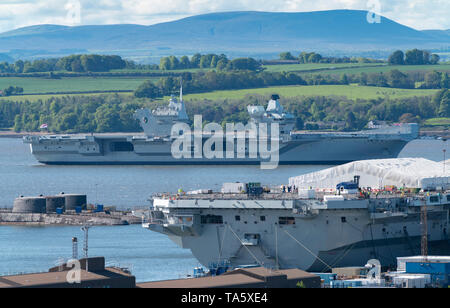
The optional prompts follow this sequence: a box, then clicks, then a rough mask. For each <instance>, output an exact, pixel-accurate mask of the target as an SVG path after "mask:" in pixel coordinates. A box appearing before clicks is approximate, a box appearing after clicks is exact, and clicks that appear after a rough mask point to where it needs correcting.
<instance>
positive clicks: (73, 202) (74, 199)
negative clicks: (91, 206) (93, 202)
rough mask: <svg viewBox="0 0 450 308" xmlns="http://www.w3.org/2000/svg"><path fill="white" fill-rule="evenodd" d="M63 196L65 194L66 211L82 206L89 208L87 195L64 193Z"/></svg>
mask: <svg viewBox="0 0 450 308" xmlns="http://www.w3.org/2000/svg"><path fill="white" fill-rule="evenodd" d="M61 196H64V198H65V203H66V211H75V209H76V208H77V207H80V206H81V208H82V209H83V210H85V209H86V208H87V196H86V195H76V194H67V195H66V194H64V195H61Z"/></svg>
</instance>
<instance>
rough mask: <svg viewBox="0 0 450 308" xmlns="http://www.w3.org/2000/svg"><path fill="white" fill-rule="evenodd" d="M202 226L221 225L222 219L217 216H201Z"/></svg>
mask: <svg viewBox="0 0 450 308" xmlns="http://www.w3.org/2000/svg"><path fill="white" fill-rule="evenodd" d="M201 223H202V224H223V217H222V216H219V215H202V216H201Z"/></svg>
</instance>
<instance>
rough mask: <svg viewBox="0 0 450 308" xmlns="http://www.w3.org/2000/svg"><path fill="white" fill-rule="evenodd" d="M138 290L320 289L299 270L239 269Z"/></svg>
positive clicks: (313, 277)
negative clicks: (218, 274)
mask: <svg viewBox="0 0 450 308" xmlns="http://www.w3.org/2000/svg"><path fill="white" fill-rule="evenodd" d="M137 287H138V288H320V287H321V280H320V277H319V276H317V275H314V274H310V273H307V272H305V271H302V270H299V269H287V270H269V269H267V268H264V267H256V268H240V269H235V270H233V271H230V272H227V273H225V274H223V275H220V276H214V277H211V276H208V277H201V278H192V279H179V280H165V281H156V282H147V283H139V284H137Z"/></svg>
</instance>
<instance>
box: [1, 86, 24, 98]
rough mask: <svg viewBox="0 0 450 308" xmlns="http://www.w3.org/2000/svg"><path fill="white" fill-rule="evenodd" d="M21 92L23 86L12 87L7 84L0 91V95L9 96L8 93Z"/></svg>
mask: <svg viewBox="0 0 450 308" xmlns="http://www.w3.org/2000/svg"><path fill="white" fill-rule="evenodd" d="M20 94H23V88H22V87H13V86H9V87H7V88H6V89H4V90H3V91H0V96H10V95H20Z"/></svg>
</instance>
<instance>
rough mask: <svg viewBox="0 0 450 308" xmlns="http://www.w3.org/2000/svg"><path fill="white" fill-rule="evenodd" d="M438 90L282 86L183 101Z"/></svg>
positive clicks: (370, 95)
mask: <svg viewBox="0 0 450 308" xmlns="http://www.w3.org/2000/svg"><path fill="white" fill-rule="evenodd" d="M437 91H438V90H422V89H420V90H419V89H411V90H410V89H392V88H380V87H365V86H357V85H348V86H347V85H345V86H344V85H321V86H283V87H268V88H259V89H245V90H229V91H214V92H207V93H200V94H188V95H185V97H184V98H185V99H186V100H189V99H211V100H214V99H241V98H243V97H245V96H246V95H248V94H257V95H266V96H267V97H269V96H270V95H271V94H274V93H277V94H279V95H280V96H285V97H295V96H331V95H336V96H346V97H347V98H350V99H358V98H359V99H375V98H378V97H385V96H389V97H390V98H404V97H414V96H431V95H433V94H435V93H436V92H437Z"/></svg>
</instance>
